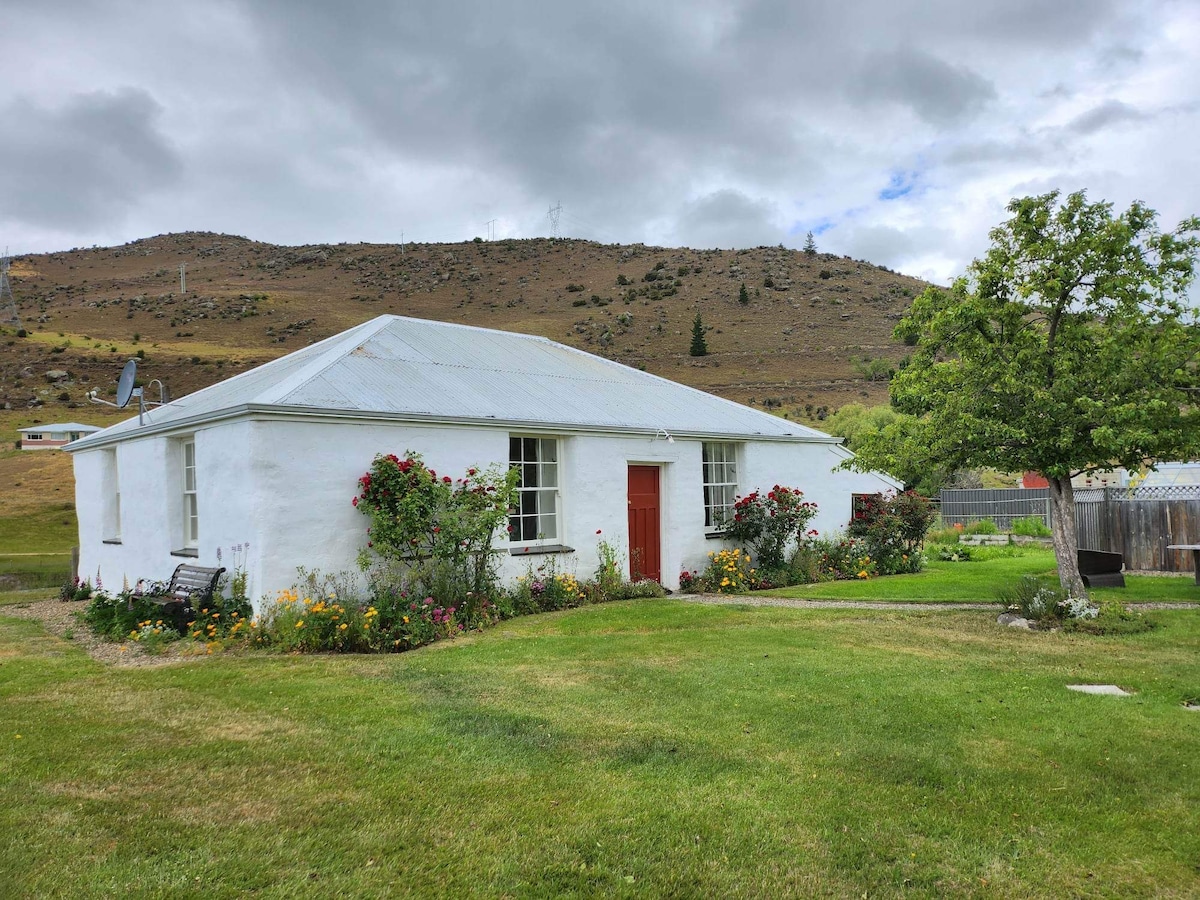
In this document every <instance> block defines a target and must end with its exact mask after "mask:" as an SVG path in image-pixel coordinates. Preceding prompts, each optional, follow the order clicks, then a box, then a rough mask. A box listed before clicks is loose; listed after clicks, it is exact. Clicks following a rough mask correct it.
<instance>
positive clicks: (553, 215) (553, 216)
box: [546, 201, 562, 238]
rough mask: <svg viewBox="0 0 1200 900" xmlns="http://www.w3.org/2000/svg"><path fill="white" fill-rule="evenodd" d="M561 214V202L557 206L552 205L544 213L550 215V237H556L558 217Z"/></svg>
mask: <svg viewBox="0 0 1200 900" xmlns="http://www.w3.org/2000/svg"><path fill="white" fill-rule="evenodd" d="M561 214H562V202H561V201H560V202H559V204H558V205H557V206H552V207H550V209H548V210H547V211H546V215H547V216H549V217H550V237H552V238H557V237H558V217H559V215H561Z"/></svg>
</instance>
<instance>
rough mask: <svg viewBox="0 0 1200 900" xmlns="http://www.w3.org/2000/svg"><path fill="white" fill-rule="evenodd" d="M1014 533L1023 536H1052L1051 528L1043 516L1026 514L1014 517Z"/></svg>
mask: <svg viewBox="0 0 1200 900" xmlns="http://www.w3.org/2000/svg"><path fill="white" fill-rule="evenodd" d="M1012 533H1013V534H1019V535H1021V536H1022V537H1050V529H1049V528H1047V527H1046V523H1045V522H1044V521H1042V517H1041V516H1025V517H1023V518H1020V519H1013V523H1012Z"/></svg>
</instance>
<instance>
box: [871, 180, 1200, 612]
mask: <svg viewBox="0 0 1200 900" xmlns="http://www.w3.org/2000/svg"><path fill="white" fill-rule="evenodd" d="M1008 210H1009V212H1010V213H1012V218H1010V219H1009V220H1008V221H1006V222H1004V224H1002V225H1001V226H999V227H998V228H996V229H994V230H993V231H992V233H991V239H992V247H991V249H990V250H989V251H988V253H987V255H986V256H985V257H984V258H983V259H979V260H976V261H975V262H974V263H972V264H971V266H970V268H969V269H968V273H967V276H966V277H965V278H962V279H959V280H958V281H957V282H955V284H954V285H953V287H951V288H950V289H949V290H942V289H939V288H930V289H929V290H927V291H925V293H923V294H922V295H921V296H920V297H918V298H917V299H916V301H914V303H913V306H912V308H911V310H910V311H909V313H908V315H907V316H906V317H905V318H904V319H903V320H902V321H901V322H900V324H899V325H898V326H897V328H896V336H897V337H899V338H902V339H906V340H907V341H908V342H910V343H914V346H915V351H914V353H913V355H912V360H911V362H910V364H909V365H908V366H907V367H906V368H904V369H903V370H901V371H900V372H899V373H897V375H896V377H895V378H894V379H893V380H892V382H891V395H892V402H893V404H894V406H895V407H896V408H897V409H898V410H900V411H901V412H905V413H910V414H912V415H914V416H917V417H918V419H917V422H918V425H919V428H918V430H917V431H916V432H914V431H913V429H912V426H911V424H910V425H909V426H908V427H907V428H906V429H904V430H903V431H899V430H896V429H894V428H892V427H887V428H884V429H883V430H881V431H880V432H878V433H877V434H875V435H873V436H871V437H870V438H869V439H868V440H867V441H866V442H865V443H864V444H863V445H861V446H860V447H858V448H857V452H858V460H857V463H856V465H858V466H859V467H862V468H882V469H888V468H890V467H894V466H898V467H902V465H903V463H904V462H905V457H906V455H911V454H914V453H915V454H919V455H925V456H926V458H930V459H935V460H938V461H939V462H940V463H941V464H942V465H945V466H948V467H951V468H958V467H965V466H992V467H995V468H997V469H1001V470H1003V471H1009V472H1020V471H1026V470H1033V471H1037V472H1041V473H1042V474H1043V475H1045V476H1046V478H1047V479H1048V480H1049V482H1050V498H1051V507H1050V508H1051V524H1052V532H1053V540H1054V552H1055V556H1056V559H1057V561H1058V573H1059V579H1060V580H1061V582H1062V584H1063V586H1064V587H1065V588H1067V589H1068V590H1070V591H1071V592H1072V593H1073V594H1075V595H1076V596H1085V591H1084V587H1083V583H1082V581H1081V580H1080V577H1079V567H1078V564H1077V560H1076V555H1075V551H1076V548H1077V546H1078V542H1077V538H1076V529H1075V503H1074V495H1073V492H1072V489H1071V478H1072V477H1073V476H1074V475H1077V474H1079V473H1081V472H1089V471H1111V470H1112V469H1113V468H1115V467H1117V466H1125V467H1127V468H1130V469H1135V468H1137V467H1139V466H1142V465H1147V464H1149V465H1153V464H1154V463H1155V462H1156V461H1160V460H1171V459H1186V458H1189V457H1191V456H1193V455H1195V454H1196V453H1197V452H1200V409H1198V406H1197V405H1198V404H1200V372H1198V361H1200V324H1198V322H1197V314H1196V309H1195V308H1194V307H1193V306H1190V305H1189V303H1188V298H1187V293H1186V292H1187V289H1188V286H1189V284H1190V283H1191V281H1192V278H1193V275H1194V271H1195V266H1196V261H1197V254H1198V251H1200V237H1198V236H1197V233H1198V232H1200V219H1197V218H1191V219H1187V220H1185V221H1184V222H1182V223H1181V224H1180V225H1179V227H1178V228H1176V229H1175V230H1174V231H1173V232H1170V233H1163V232H1162V231H1160V230H1159V228H1158V226H1157V222H1156V215H1155V213H1154V211H1153V210H1151V209H1148V208H1146V207H1145V206H1144V205H1143V204H1141V203H1134V204H1133V205H1132V206H1130V207H1129V209H1128V210H1126V211H1125V212H1124V213H1121V214H1120V215H1114V214H1113V210H1112V205H1111V204H1108V203H1088V202H1087V198H1086V197H1085V195H1084V194H1083V193H1082V192H1080V193H1075V194H1071V195H1070V196H1068V197H1066V198H1065V200H1061V201H1060V197H1059V194H1058V193H1057V192H1055V193H1050V194H1045V195H1042V196H1040V197H1026V198H1024V199H1020V200H1014V201H1012V202H1011V203H1010V204H1009V206H1008ZM893 430H896V433H895V434H892V433H891V432H892V431H893Z"/></svg>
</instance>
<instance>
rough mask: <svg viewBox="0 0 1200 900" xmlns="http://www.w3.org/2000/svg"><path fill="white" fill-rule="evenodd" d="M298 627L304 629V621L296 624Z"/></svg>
mask: <svg viewBox="0 0 1200 900" xmlns="http://www.w3.org/2000/svg"><path fill="white" fill-rule="evenodd" d="M296 627H297V628H303V627H304V620H303V619H301V620H300V621H299V622H297V623H296Z"/></svg>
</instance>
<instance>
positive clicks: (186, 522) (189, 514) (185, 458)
mask: <svg viewBox="0 0 1200 900" xmlns="http://www.w3.org/2000/svg"><path fill="white" fill-rule="evenodd" d="M179 449H180V454H181V458H182V462H183V545H184V546H185V547H196V546H197V545H198V544H199V542H200V507H199V503H198V502H197V499H196V442H195V441H193V440H187V441H183V442H182V444H181V445H180V448H179Z"/></svg>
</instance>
